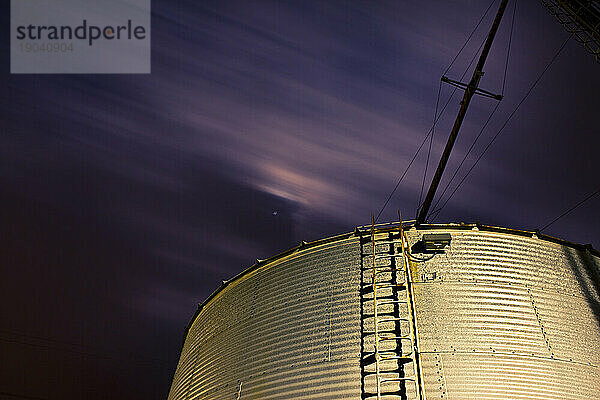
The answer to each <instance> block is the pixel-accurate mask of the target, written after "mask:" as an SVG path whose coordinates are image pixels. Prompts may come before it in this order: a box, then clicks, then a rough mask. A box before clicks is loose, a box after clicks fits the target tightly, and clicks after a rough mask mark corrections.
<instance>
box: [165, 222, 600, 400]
mask: <svg viewBox="0 0 600 400" xmlns="http://www.w3.org/2000/svg"><path fill="white" fill-rule="evenodd" d="M427 232H428V233H450V234H451V235H452V243H451V246H450V247H449V248H447V249H446V251H445V253H444V254H438V255H436V256H434V257H433V258H432V259H431V260H429V261H425V262H418V261H414V262H412V265H411V268H412V280H413V282H414V286H413V292H414V302H415V307H416V315H417V327H416V328H417V334H418V336H419V345H420V359H421V367H422V373H423V377H424V384H425V388H424V389H425V396H426V398H427V399H428V400H432V399H455V400H456V399H458V400H462V399H596V398H600V294H599V290H600V289H599V288H600V259H599V258H598V257H597V256H594V255H591V254H590V253H589V252H588V251H586V250H581V249H575V248H573V247H570V246H567V245H564V244H557V243H553V242H550V241H548V240H542V239H538V238H535V237H526V236H519V235H516V234H511V233H499V232H491V231H483V230H482V231H480V230H477V229H474V230H465V229H463V228H461V229H456V228H452V227H448V228H444V229H428V230H427ZM423 233H424V232H423V231H417V230H415V229H411V230H409V231H407V236H408V239H409V241H410V244H411V245H413V244H415V243H416V242H417V241H419V240H420V239H421V237H422V234H423ZM363 236H364V235H363ZM396 236H397V237H398V235H396ZM398 246H399V242H398ZM360 248H361V245H360V242H359V237H358V236H346V237H343V238H340V239H339V240H335V241H331V242H329V243H322V244H317V245H312V246H308V247H306V248H302V249H299V250H297V251H295V252H293V253H291V254H288V255H285V256H282V257H281V258H278V259H275V260H274V261H271V262H269V263H266V264H265V265H261V266H260V267H258V268H255V269H253V270H251V271H249V272H247V273H245V274H243V275H241V276H240V277H238V278H236V279H235V280H234V281H232V282H231V283H230V284H229V285H227V286H226V287H224V288H223V289H222V290H220V291H219V292H218V293H217V294H216V295H214V296H213V297H212V298H211V299H210V300H209V301H208V302H206V304H205V305H204V306H203V308H202V310H201V311H200V313H199V314H198V315H197V317H196V318H195V320H194V322H193V324H192V325H191V327H190V330H189V332H188V335H187V339H186V341H185V344H184V347H183V349H182V353H181V358H180V361H179V365H178V366H177V370H176V373H175V377H174V380H173V384H172V388H171V392H170V394H169V399H172V400H181V399H237V398H239V399H275V398H277V399H294V398H304V399H307V398H311V399H360V398H361V367H360V358H361V320H360V319H361V308H360V307H361V306H360V302H361V298H360V291H359V288H360V285H361V271H360V259H361V256H360V251H361V250H360ZM414 256H415V258H416V257H419V256H421V255H419V254H415V255H414ZM413 393H414V392H413V391H410V390H409V391H407V393H406V396H408V397H409V398H412V397H414V394H413ZM390 398H392V397H390ZM393 398H400V397H393Z"/></svg>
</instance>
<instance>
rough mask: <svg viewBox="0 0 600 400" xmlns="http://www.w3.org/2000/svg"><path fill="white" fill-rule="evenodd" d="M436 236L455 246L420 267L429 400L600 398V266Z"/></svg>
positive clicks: (560, 248)
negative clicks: (599, 274)
mask: <svg viewBox="0 0 600 400" xmlns="http://www.w3.org/2000/svg"><path fill="white" fill-rule="evenodd" d="M429 232H432V233H433V232H440V233H441V232H444V233H446V232H448V233H451V235H452V244H451V247H450V248H449V249H447V251H446V253H445V254H440V255H437V256H435V257H434V258H433V259H432V260H431V261H427V262H423V263H420V262H419V263H415V264H414V272H413V273H414V279H415V280H416V281H417V282H416V283H415V288H414V292H415V304H416V309H417V325H418V332H419V340H420V349H421V360H422V367H423V369H422V371H423V376H424V378H425V393H426V395H427V399H429V400H432V399H448V398H449V399H596V398H600V369H599V366H600V319H599V316H600V298H599V297H598V282H599V281H598V271H600V265H599V262H598V258H597V257H594V256H591V255H590V254H589V253H587V252H586V251H578V250H575V249H573V248H570V247H567V246H564V245H560V244H555V243H551V242H549V241H546V240H540V239H537V238H528V237H522V236H516V235H511V234H503V233H491V232H481V231H457V230H439V231H437V230H436V231H429ZM421 233H422V232H417V231H415V230H411V231H409V237H410V240H411V242H413V243H414V242H416V241H417V240H419V239H420V237H421ZM434 274H435V279H434ZM594 279H596V280H595V283H594Z"/></svg>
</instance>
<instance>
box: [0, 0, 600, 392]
mask: <svg viewBox="0 0 600 400" xmlns="http://www.w3.org/2000/svg"><path fill="white" fill-rule="evenodd" d="M8 3H9V2H8V1H6V2H2V13H1V15H2V16H1V17H0V18H1V21H2V30H3V32H4V33H3V35H2V42H1V46H2V49H1V51H0V54H1V55H0V58H1V63H0V68H1V71H0V89H1V92H0V201H1V206H2V207H1V208H0V224H1V227H2V236H1V237H2V240H1V242H0V266H1V268H2V275H1V276H2V278H1V279H0V311H1V313H0V316H1V319H0V399H84V398H85V399H164V398H165V397H166V395H167V393H168V390H169V387H170V380H171V378H172V376H173V373H174V370H175V367H176V363H177V360H178V357H179V351H180V346H181V341H182V335H183V330H184V328H185V327H186V325H187V324H188V322H189V319H190V317H191V316H192V314H193V313H194V311H195V309H196V305H197V304H198V303H199V302H201V301H203V300H204V299H205V298H206V297H207V296H208V295H209V294H210V293H211V292H212V291H213V290H214V289H216V288H217V287H218V286H219V285H220V283H221V281H222V280H226V279H229V278H231V277H232V276H234V275H236V274H238V273H239V272H241V271H242V270H243V269H245V268H247V267H249V266H250V265H251V264H253V263H254V260H255V259H256V258H267V257H269V256H272V255H274V254H276V253H278V252H280V251H283V250H285V249H287V248H289V247H292V246H295V245H297V244H298V243H299V242H300V241H301V240H306V241H310V240H315V239H319V238H322V237H324V236H328V235H332V234H336V233H342V232H346V231H350V230H353V228H354V227H355V226H356V225H363V224H367V223H369V221H370V213H371V212H374V213H377V212H378V211H379V209H380V208H381V206H382V204H383V202H384V201H385V199H386V197H387V195H388V194H389V193H390V191H391V190H392V189H393V187H394V185H395V184H396V181H397V179H398V177H399V175H400V174H401V173H402V171H404V169H405V168H406V166H407V164H408V162H409V161H410V159H411V157H412V156H413V154H414V152H415V151H416V149H417V147H418V146H419V144H420V143H421V141H422V140H423V138H424V136H425V134H426V133H427V132H428V130H429V128H430V127H431V124H432V122H433V115H434V110H435V104H436V99H437V93H438V87H439V81H440V76H441V74H442V73H443V71H444V70H445V69H446V67H447V66H448V65H449V64H450V62H451V60H452V58H453V57H454V56H455V55H456V54H457V52H458V51H459V49H460V47H461V46H462V44H463V43H464V42H465V40H466V38H467V36H468V35H469V33H470V32H471V31H472V30H473V28H474V26H475V25H476V23H477V21H478V20H479V18H480V17H481V15H483V13H484V11H485V9H486V8H487V6H488V4H489V2H488V1H475V0H470V1H469V0H462V1H451V2H448V1H430V2H414V1H413V2H409V1H339V2H338V1H327V2H312V1H292V2H281V1H274V2H255V1H252V2H250V1H198V0H189V1H183V0H163V1H153V3H152V14H153V15H152V31H151V37H152V73H151V74H150V75H11V74H10V73H9V28H10V20H9V15H10V13H9V9H8ZM513 6H514V4H513V3H512V1H511V2H509V6H508V9H507V12H506V14H505V17H504V20H503V22H502V24H501V26H500V30H499V32H498V36H497V39H496V41H495V43H494V46H493V47H492V50H491V53H490V56H489V58H488V62H487V63H486V67H485V69H484V70H485V76H484V77H483V79H482V82H481V84H480V86H481V87H483V88H485V89H487V90H490V91H492V92H500V91H501V87H502V80H503V72H504V66H505V62H506V53H507V47H508V41H509V40H508V39H509V33H510V26H511V23H510V22H511V18H512V7H513ZM496 8H497V5H494V6H493V7H492V9H491V10H490V12H489V13H488V15H487V17H486V19H485V20H484V22H483V23H482V25H481V26H480V28H479V29H478V30H477V31H476V33H475V35H474V36H473V39H472V41H471V42H469V44H468V45H467V46H466V47H465V50H464V51H463V52H462V53H461V55H460V56H459V58H458V60H457V61H456V63H455V64H454V65H453V66H452V68H451V69H450V71H449V72H448V76H449V77H450V78H453V79H459V78H460V76H461V74H462V73H463V72H464V71H465V69H466V66H467V64H468V63H469V61H470V60H471V58H472V57H473V55H474V54H475V52H476V51H477V49H478V47H479V45H480V44H481V43H482V42H483V40H484V38H485V35H486V34H487V31H488V29H489V27H490V25H491V20H492V19H493V16H494V14H495V12H496ZM568 36H569V35H568V34H567V33H566V32H565V31H564V29H563V28H562V27H561V26H560V25H559V24H558V23H557V22H556V21H555V20H554V18H553V17H552V16H551V15H550V14H549V13H548V11H547V10H546V9H545V8H544V7H543V6H542V4H541V2H539V1H535V0H526V1H521V2H519V3H518V4H517V10H516V17H515V22H514V33H513V39H512V48H511V56H510V58H509V64H508V70H507V79H506V87H505V91H504V94H505V96H506V97H505V99H504V100H503V101H502V102H501V104H500V107H499V108H498V111H497V112H496V114H495V115H494V117H493V118H492V120H491V122H490V124H489V125H488V127H487V128H486V130H485V131H484V132H483V134H482V136H481V138H480V139H479V141H478V142H477V144H476V145H475V148H474V150H473V152H472V153H471V154H470V156H469V158H468V159H467V161H466V162H465V166H464V167H463V169H462V170H461V171H460V172H459V174H458V177H459V179H460V178H461V177H462V175H463V174H464V172H465V171H466V169H468V168H469V167H470V166H471V165H472V163H473V162H474V160H475V159H476V158H477V156H478V155H479V154H480V153H481V151H482V149H483V148H484V147H485V145H487V143H488V142H489V141H490V139H491V138H492V136H494V134H495V133H496V132H497V131H498V129H499V128H500V127H501V126H502V124H503V123H504V122H505V121H506V119H507V117H508V115H509V114H510V113H511V112H512V111H513V110H514V108H515V106H516V104H517V103H518V102H519V101H520V100H521V99H522V97H523V96H524V94H525V93H526V92H527V90H528V88H529V87H530V85H531V84H532V83H533V81H534V80H535V79H536V78H537V76H538V75H539V74H540V72H541V71H542V70H543V69H544V68H545V67H546V66H547V64H548V62H549V61H550V59H551V58H552V57H553V55H554V54H555V52H556V51H557V50H558V48H559V47H560V45H561V44H562V43H563V42H564V41H565V39H567V38H568ZM115 62H118V60H115ZM599 72H600V65H598V64H597V63H596V62H595V61H594V59H593V57H592V56H591V55H589V54H588V53H586V52H585V50H584V49H583V47H582V46H581V45H579V44H578V43H577V42H575V41H574V40H571V41H570V42H569V43H568V44H567V45H566V47H565V48H564V50H563V52H562V53H561V54H560V55H559V56H558V58H557V59H556V61H555V62H554V63H553V64H552V66H551V67H550V68H549V69H548V71H547V72H546V74H545V75H544V76H543V78H542V79H541V80H540V82H539V84H538V86H537V87H536V88H535V89H534V90H533V91H532V93H531V95H530V96H529V97H528V98H527V99H526V101H525V102H524V103H523V104H522V106H521V107H520V108H519V110H518V111H517V113H516V114H515V115H514V117H513V118H512V119H511V120H510V122H509V123H508V124H507V125H506V127H505V128H504V130H503V131H502V133H501V134H500V135H499V136H498V138H497V140H496V141H495V143H494V144H493V145H492V147H490V149H489V150H488V152H487V153H486V155H485V156H484V157H483V158H482V159H481V161H480V162H479V164H478V165H477V166H476V167H475V169H474V170H473V172H472V173H471V174H470V175H469V177H468V178H467V179H466V180H465V182H464V184H463V186H462V187H461V188H460V190H458V192H457V193H456V195H455V196H454V197H452V199H451V200H450V201H449V202H448V204H447V206H446V207H445V208H444V209H443V211H442V212H441V213H440V215H439V216H438V218H437V219H436V222H461V221H464V222H475V221H480V222H482V223H485V224H491V225H500V226H506V227H511V228H517V229H530V230H533V229H537V228H541V227H542V226H544V225H545V224H546V223H548V222H550V221H551V220H552V219H553V218H554V217H556V216H558V215H559V214H560V213H562V212H563V211H565V210H566V209H568V208H569V207H570V206H572V205H574V204H575V203H577V202H578V201H579V200H581V199H583V198H585V197H586V196H587V195H588V194H590V193H592V192H594V191H595V190H596V189H597V188H598V186H600V182H599V179H598V176H599V174H598V170H599V163H598V156H597V154H598V151H599V149H600V136H599V135H598V132H597V126H598V110H599V106H600V102H599V101H598V93H599V89H600V73H599ZM471 73H472V69H471V70H469V72H468V74H467V76H466V77H465V78H464V79H463V81H467V80H468V79H469V78H470V75H471ZM451 92H452V87H451V86H448V85H444V86H442V91H441V100H440V104H441V105H443V104H444V103H445V102H446V100H447V99H448V97H449V96H450V94H451ZM460 96H462V92H461V91H458V92H456V94H455V96H454V99H453V100H452V101H451V102H450V104H449V106H448V108H447V109H446V112H445V113H444V114H443V117H442V118H441V119H440V121H439V123H438V124H437V126H436V130H435V136H434V141H433V146H432V151H431V161H430V164H429V177H428V180H427V182H429V180H430V178H431V176H432V171H433V170H434V169H435V166H436V165H437V162H438V160H439V156H440V154H441V151H442V149H443V146H444V144H445V142H446V139H447V137H448V134H449V131H450V127H451V125H452V123H453V121H454V118H455V116H456V112H457V111H458V107H459V100H460ZM495 102H496V101H495V100H492V99H488V98H484V97H479V96H477V97H475V98H474V99H473V101H472V103H471V108H470V109H469V112H468V114H467V117H466V120H465V123H464V124H463V129H462V131H461V134H460V136H459V138H458V141H457V143H456V147H455V149H454V152H453V154H452V157H451V159H450V162H449V165H448V168H447V173H446V175H445V180H443V181H442V185H441V188H442V189H443V187H444V185H445V182H446V181H447V180H448V179H449V178H450V176H451V175H452V173H453V172H454V169H455V168H456V167H457V165H458V163H459V162H460V160H461V159H462V158H463V156H464V154H465V152H466V151H467V150H468V148H469V146H470V145H471V143H472V142H473V140H474V138H475V136H476V135H477V133H478V132H479V130H480V128H481V126H482V125H483V123H484V122H485V119H486V118H487V116H488V115H489V113H490V112H491V110H492V108H493V107H494V105H495ZM441 105H440V108H441ZM427 148H428V142H427V144H426V145H425V146H424V147H423V150H422V151H421V153H420V154H419V157H418V158H417V160H416V161H415V163H414V165H413V167H412V168H411V169H410V170H409V172H408V174H407V176H406V177H405V179H404V180H403V181H402V183H401V185H400V186H399V188H398V190H397V192H396V194H395V196H394V197H393V198H392V200H391V201H390V204H389V205H388V207H387V208H386V210H385V211H384V213H383V214H382V216H381V218H380V221H389V220H397V210H398V209H401V210H402V212H403V215H404V216H405V217H406V218H414V215H415V209H416V206H417V203H418V199H419V193H420V190H421V181H422V177H423V171H424V168H425V161H426V157H427ZM425 189H427V185H426V187H425ZM450 190H452V187H451V189H450ZM448 193H449V192H447V194H448ZM599 206H600V196H596V197H595V198H593V199H591V200H590V201H589V202H587V203H585V204H584V205H582V206H581V207H579V208H577V209H576V210H575V211H574V212H572V213H571V214H569V215H568V216H566V217H564V218H563V219H561V220H560V221H558V222H557V223H556V224H554V225H552V226H551V227H550V228H549V229H547V230H546V231H545V232H546V233H548V234H551V235H554V236H558V237H561V238H564V239H567V240H570V241H574V242H580V243H592V244H594V245H595V247H596V248H598V247H600V211H599Z"/></svg>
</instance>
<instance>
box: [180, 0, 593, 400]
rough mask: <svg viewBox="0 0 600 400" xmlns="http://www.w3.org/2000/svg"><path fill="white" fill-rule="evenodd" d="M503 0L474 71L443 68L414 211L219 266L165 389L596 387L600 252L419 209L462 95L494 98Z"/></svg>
mask: <svg viewBox="0 0 600 400" xmlns="http://www.w3.org/2000/svg"><path fill="white" fill-rule="evenodd" d="M559 3H561V4H562V3H563V2H559ZM575 3H577V2H575ZM506 5H507V0H502V1H501V4H500V8H499V10H498V13H497V14H496V17H495V19H494V22H493V24H492V28H491V30H490V32H489V34H488V36H487V38H486V41H485V43H484V45H483V48H482V51H481V55H480V58H479V62H478V63H477V66H476V67H475V71H474V73H473V77H472V78H471V80H470V82H469V83H461V82H458V81H454V80H452V79H449V78H447V77H445V76H444V77H442V82H446V83H450V84H452V85H454V86H457V87H459V88H461V89H464V90H465V93H464V97H463V100H462V101H461V103H460V104H461V107H460V110H459V112H458V115H457V118H456V120H455V123H454V126H453V128H452V131H451V133H450V136H449V138H448V142H447V144H446V147H445V148H444V151H443V153H442V156H441V160H440V163H439V165H438V168H437V170H436V171H435V175H434V177H433V179H432V182H431V186H430V188H429V190H428V192H427V195H426V196H425V199H424V201H423V203H422V204H421V205H420V207H419V209H418V212H417V219H416V221H415V222H414V223H406V224H402V223H401V222H398V223H395V224H386V225H375V224H374V223H373V224H372V225H371V226H366V227H359V228H357V229H356V230H355V231H354V232H352V233H348V234H344V235H339V236H335V237H331V238H327V239H323V240H319V241H316V242H312V243H302V244H301V245H300V246H298V247H296V248H293V249H291V250H289V251H287V252H284V253H282V254H280V255H278V256H275V257H272V258H270V259H268V260H265V261H261V262H257V263H256V264H255V265H254V266H252V267H251V268H249V269H248V270H246V271H245V272H243V273H242V274H240V275H238V276H237V277H235V278H233V279H232V280H230V281H228V282H225V283H224V284H223V286H221V287H220V288H219V289H218V290H217V291H216V292H215V293H213V294H212V295H211V296H210V297H209V298H208V299H207V300H206V301H205V302H204V303H203V304H202V305H201V306H200V307H199V308H198V311H197V313H196V314H195V316H194V317H193V319H192V321H191V323H190V325H189V328H188V330H187V331H186V335H185V340H184V345H183V348H182V351H181V357H180V360H179V364H178V366H177V369H176V372H175V376H174V379H173V384H172V387H171V391H170V393H169V399H170V400H183V399H206V400H210V399H244V400H247V399H332V400H333V399H336V400H337V399H357V400H358V399H377V400H381V399H386V400H392V399H394V400H395V399H398V400H400V399H415V400H433V399H440V400H442V399H453V400H464V399H478V400H480V399H488V400H491V399H497V400H507V399H556V400H563V399H569V400H576V399H581V400H590V399H598V398H600V253H599V252H597V251H596V250H594V249H592V248H591V246H582V245H577V244H574V243H570V242H567V241H564V240H560V239H556V238H553V237H550V236H547V235H543V234H541V233H539V232H527V231H519V230H513V229H506V228H498V227H492V226H486V225H481V224H471V225H469V224H431V223H426V221H427V219H428V216H431V213H429V211H430V207H431V204H432V201H433V199H434V196H435V193H436V190H437V187H438V185H439V183H440V180H441V177H442V174H443V172H444V168H445V166H446V163H447V161H448V159H449V157H450V152H451V151H452V147H453V145H454V142H455V140H456V137H457V135H458V132H459V130H460V127H461V124H462V122H463V119H464V117H465V115H466V112H467V108H468V106H469V102H470V101H471V98H472V97H473V96H474V95H475V94H478V95H483V96H486V97H491V98H493V99H496V100H498V101H500V100H501V99H502V98H503V96H502V95H495V94H493V93H491V92H490V91H487V90H483V89H480V88H479V82H480V79H481V77H482V76H483V66H484V63H485V59H486V57H487V55H488V52H489V51H490V48H491V44H492V41H493V39H494V36H495V34H496V31H497V29H498V26H499V24H500V20H501V18H502V15H503V13H504V10H505V8H506ZM580 8H581V7H580ZM552 10H554V8H552ZM594 10H595V8H594ZM594 10H591V11H589V15H592V16H595V15H596V11H594ZM513 15H514V14H513ZM560 15H562V14H560ZM586 15H588V14H586ZM580 17H581V15H580V14H578V13H576V15H574V16H573V19H574V21H577V18H580ZM580 19H581V18H580ZM589 19H590V18H584V21H583V22H586V21H588V20H589ZM584 25H585V24H584ZM511 34H512V31H511ZM565 43H566V42H565ZM563 47H564V44H563ZM561 49H562V47H561ZM559 52H560V50H559ZM557 54H558V53H557ZM555 57H556V56H555ZM546 69H547V68H546ZM544 71H545V70H544ZM542 74H543V73H542ZM538 80H539V78H538ZM536 82H537V81H536ZM534 85H535V84H534ZM519 104H520V103H519ZM517 108H518V106H517ZM515 111H516V109H515ZM513 114H514V112H513ZM513 114H511V115H513ZM509 118H510V117H509ZM417 153H418V151H417ZM413 160H414V159H413ZM409 166H410V165H409ZM399 183H400V182H398V184H399ZM396 187H398V185H396ZM392 194H393V192H392ZM442 194H443V193H442ZM389 198H391V195H390V197H388V200H389ZM386 205H387V202H386ZM384 208H385V205H384ZM434 208H435V207H434ZM442 208H443V206H442ZM382 211H383V209H382Z"/></svg>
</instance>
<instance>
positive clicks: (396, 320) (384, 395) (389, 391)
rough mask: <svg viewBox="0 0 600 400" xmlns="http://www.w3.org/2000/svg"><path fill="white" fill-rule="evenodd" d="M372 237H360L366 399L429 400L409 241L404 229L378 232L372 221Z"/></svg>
mask: <svg viewBox="0 0 600 400" xmlns="http://www.w3.org/2000/svg"><path fill="white" fill-rule="evenodd" d="M372 219H373V217H372ZM400 226H402V225H401V224H400ZM369 233H370V234H367V232H366V231H362V235H361V239H360V243H361V246H360V247H361V313H362V314H361V354H362V357H361V375H362V378H361V379H362V381H361V393H362V399H368V400H374V399H377V400H381V399H384V400H388V399H389V400H392V399H406V400H408V399H418V400H423V397H422V391H423V390H422V382H421V379H420V367H419V358H418V343H417V337H416V332H415V319H414V317H415V315H414V305H413V301H412V294H411V292H412V287H411V281H410V272H409V264H408V257H407V254H406V251H407V244H408V242H407V241H406V236H405V234H404V232H403V230H402V227H400V232H398V231H390V232H388V233H383V234H376V232H375V225H374V223H373V221H372V226H371V230H370V232H369Z"/></svg>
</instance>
